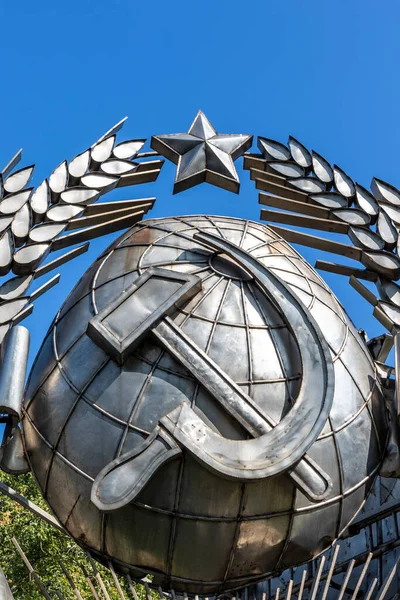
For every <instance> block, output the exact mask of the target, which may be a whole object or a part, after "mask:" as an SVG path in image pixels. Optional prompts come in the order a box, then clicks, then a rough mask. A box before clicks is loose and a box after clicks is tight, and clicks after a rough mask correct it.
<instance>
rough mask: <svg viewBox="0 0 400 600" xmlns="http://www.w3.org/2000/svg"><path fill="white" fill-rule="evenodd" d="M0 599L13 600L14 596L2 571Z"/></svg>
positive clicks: (0, 574) (0, 571) (0, 572)
mask: <svg viewBox="0 0 400 600" xmlns="http://www.w3.org/2000/svg"><path fill="white" fill-rule="evenodd" d="M0 598H1V600H14V596H13V595H12V592H11V590H10V586H9V585H8V582H7V579H6V578H5V575H4V573H3V571H2V570H1V569H0Z"/></svg>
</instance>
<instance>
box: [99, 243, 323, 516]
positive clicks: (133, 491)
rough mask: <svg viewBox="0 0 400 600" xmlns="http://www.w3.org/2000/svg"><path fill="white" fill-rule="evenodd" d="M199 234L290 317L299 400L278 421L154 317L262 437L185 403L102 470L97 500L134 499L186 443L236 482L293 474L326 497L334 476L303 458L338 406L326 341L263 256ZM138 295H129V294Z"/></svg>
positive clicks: (108, 504)
mask: <svg viewBox="0 0 400 600" xmlns="http://www.w3.org/2000/svg"><path fill="white" fill-rule="evenodd" d="M195 239H198V240H200V241H202V242H203V243H205V244H206V245H207V246H211V247H212V248H213V249H216V250H218V251H220V252H224V253H225V254H226V255H228V256H229V257H231V258H232V259H233V260H235V261H236V262H237V263H239V264H240V265H241V266H242V268H244V269H245V270H246V271H247V272H248V273H250V274H251V275H252V277H253V279H254V282H255V283H256V285H257V286H258V287H259V289H260V290H261V291H262V292H263V293H264V294H265V295H267V297H268V298H269V299H270V300H271V302H272V303H273V304H274V305H275V306H276V308H277V310H278V311H279V312H280V313H281V314H283V316H284V318H285V320H286V321H287V324H288V326H289V327H290V328H291V330H292V333H293V335H294V336H295V338H297V341H298V346H299V351H300V355H301V361H302V367H303V378H302V385H301V389H300V392H299V395H298V397H297V399H296V403H295V405H294V407H293V408H292V409H291V410H290V412H289V413H288V414H287V415H286V416H285V417H284V419H283V420H282V421H281V422H280V423H279V424H278V425H275V424H274V423H273V422H272V421H271V419H268V417H267V416H266V415H265V414H264V413H263V411H262V410H261V409H260V408H259V407H257V405H256V404H255V403H254V402H253V401H252V399H251V398H250V397H248V396H247V395H246V394H244V393H243V392H242V390H240V388H239V387H238V386H236V384H234V382H232V381H231V380H230V379H229V378H228V377H227V376H226V375H225V374H224V373H223V372H222V371H221V370H220V369H219V367H218V366H217V365H215V363H214V362H213V361H211V359H210V358H209V357H208V356H207V355H206V354H205V353H203V352H202V351H201V350H200V349H199V348H198V347H197V346H196V345H195V344H194V343H193V342H192V341H191V340H190V338H187V336H185V334H184V333H183V332H182V331H181V330H180V329H179V328H178V327H176V326H175V325H174V323H173V322H172V321H171V320H170V319H168V317H165V318H164V319H162V320H160V319H159V321H160V322H159V323H158V324H156V323H155V322H154V321H153V322H152V323H151V325H149V328H151V330H152V332H153V334H154V335H155V336H156V338H157V339H158V341H160V342H161V344H162V345H163V346H164V347H165V348H166V349H167V350H168V351H169V352H171V354H172V355H173V356H175V358H177V359H178V360H179V361H180V362H181V363H182V364H183V365H184V366H186V367H187V368H188V369H189V371H190V372H192V374H194V375H195V377H196V378H197V379H198V380H199V381H200V383H202V384H203V385H205V387H206V388H207V389H208V391H210V392H211V394H212V395H213V396H214V397H215V398H216V399H217V400H218V401H219V402H221V403H222V404H223V406H224V407H225V408H226V410H227V411H228V412H229V413H230V414H232V415H233V416H234V417H235V418H237V420H239V421H240V422H241V424H242V425H243V424H244V426H245V428H246V429H247V431H248V432H249V433H250V434H251V435H252V436H253V437H255V439H250V440H229V439H226V438H224V437H222V436H221V435H220V434H219V433H217V432H215V431H214V430H213V429H212V428H211V427H209V426H208V425H207V424H206V423H205V421H204V420H203V419H202V418H201V416H199V414H197V413H196V412H195V410H193V409H192V408H191V407H190V406H189V404H188V403H187V402H182V403H181V404H180V405H179V406H178V407H176V408H175V409H174V410H172V411H171V412H170V413H168V414H167V415H165V416H164V417H163V418H162V419H161V420H160V422H159V425H158V426H157V428H156V429H155V430H154V432H153V434H152V435H151V436H150V437H149V438H148V439H147V440H145V441H144V442H143V444H142V445H141V446H140V447H138V448H135V449H134V450H132V451H131V452H128V453H126V454H125V455H122V456H120V457H119V458H117V459H115V460H114V461H112V462H111V463H110V464H108V465H107V466H106V467H105V468H104V469H103V470H102V471H101V472H100V473H99V474H98V476H97V477H96V480H95V482H94V484H93V488H92V501H93V502H94V503H95V504H96V506H98V508H100V509H101V510H113V509H115V508H118V507H119V506H123V505H124V504H126V503H127V502H129V501H131V500H132V499H134V498H135V497H136V496H137V495H138V493H139V492H140V491H141V489H143V487H144V486H145V485H146V483H147V482H148V480H149V478H150V477H151V476H152V474H153V473H154V472H155V471H156V470H157V469H158V468H159V467H160V466H161V464H163V463H164V462H166V461H167V460H170V459H171V458H173V457H174V456H176V455H177V454H179V453H180V448H179V446H184V447H185V448H186V449H187V450H189V451H190V452H191V453H192V454H193V456H194V457H195V458H196V460H199V461H200V462H202V463H203V464H204V465H205V466H206V467H207V468H208V469H211V470H213V471H216V472H217V473H219V474H220V475H223V476H225V477H228V478H231V479H238V480H240V481H246V480H255V479H260V478H265V477H270V476H272V475H276V474H278V473H281V472H283V471H288V472H289V474H290V476H291V477H292V478H293V479H294V481H295V483H296V484H298V486H299V487H300V488H301V489H302V491H304V492H305V493H306V495H307V496H308V497H309V498H310V499H312V500H314V501H317V500H321V499H323V498H324V497H325V496H326V494H327V493H328V492H329V489H330V485H331V482H330V479H329V477H328V476H327V475H326V474H325V473H324V472H323V471H322V470H321V469H320V468H319V467H318V465H316V464H315V463H314V461H312V460H311V459H310V458H309V457H307V456H304V455H305V453H306V452H307V450H308V448H309V447H310V446H311V444H312V443H313V442H314V441H315V439H316V438H317V437H318V435H319V433H320V432H321V431H322V429H323V427H324V425H325V422H326V419H327V417H328V415H329V411H330V408H331V405H332V399H333V391H334V383H333V378H334V374H333V365H332V360H331V356H330V352H329V349H328V346H327V343H326V341H325V340H324V338H323V336H322V334H321V332H320V330H319V328H318V326H317V324H316V323H315V321H314V319H313V318H312V317H311V315H310V314H309V313H308V312H307V311H306V310H305V308H304V307H303V305H302V304H301V302H299V301H298V300H297V299H296V297H295V296H294V295H293V293H292V292H291V291H290V289H289V288H288V287H287V286H286V285H285V284H284V283H282V282H281V281H280V280H279V279H278V278H277V277H276V276H275V275H273V274H272V273H271V272H270V271H268V270H267V269H266V268H265V267H264V266H263V265H262V264H261V263H260V262H259V261H258V260H257V259H254V258H253V257H251V256H249V255H248V254H247V253H246V252H244V251H243V250H241V249H240V248H238V247H237V246H235V245H234V244H231V243H230V242H228V241H227V240H224V239H222V238H220V237H217V236H214V235H211V234H208V233H201V234H198V235H196V236H195ZM149 272H150V269H149V270H148V271H147V272H146V275H144V276H142V277H143V278H144V277H147V278H149V276H150V273H149ZM152 272H153V274H154V273H156V272H157V273H158V274H159V276H160V275H161V273H162V272H164V273H167V272H166V271H164V270H162V269H152ZM169 275H170V276H172V273H171V272H169ZM187 277H188V276H187ZM192 277H193V276H192ZM132 293H133V292H129V291H128V290H127V292H126V294H127V295H128V296H129V294H132ZM288 296H289V301H288ZM112 311H115V306H114V307H113V308H112ZM109 314H111V309H109V311H108V313H107V315H106V314H105V315H104V316H102V315H101V314H99V315H98V316H97V317H95V318H94V319H93V320H92V321H91V324H92V325H91V326H92V327H98V323H99V321H101V320H103V322H105V320H106V319H108V318H109ZM163 316H164V315H163ZM95 322H97V325H96V323H95ZM101 327H103V325H101ZM142 329H143V328H142ZM88 333H89V335H91V337H92V338H93V339H95V341H96V342H97V343H99V337H98V330H97V334H96V335H95V336H93V335H92V334H91V333H90V328H88ZM303 457H304V458H303ZM301 459H302V460H301Z"/></svg>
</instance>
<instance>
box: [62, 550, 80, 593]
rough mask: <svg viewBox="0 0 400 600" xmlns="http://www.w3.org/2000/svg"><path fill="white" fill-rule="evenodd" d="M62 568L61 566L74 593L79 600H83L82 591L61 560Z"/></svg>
mask: <svg viewBox="0 0 400 600" xmlns="http://www.w3.org/2000/svg"><path fill="white" fill-rule="evenodd" d="M60 566H61V568H62V570H63V573H64V575H65V578H66V580H67V581H68V583H69V585H70V586H71V589H72V591H73V592H74V594H75V596H76V597H77V598H78V600H83V598H82V596H81V593H80V591H79V590H78V588H77V587H76V584H75V582H74V580H73V579H72V577H71V575H70V574H69V572H68V570H67V567H66V566H65V565H64V563H63V561H62V560H60Z"/></svg>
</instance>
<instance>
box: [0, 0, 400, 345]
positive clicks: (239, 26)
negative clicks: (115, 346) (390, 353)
mask: <svg viewBox="0 0 400 600" xmlns="http://www.w3.org/2000/svg"><path fill="white" fill-rule="evenodd" d="M1 13H2V14H1V21H2V35H1V38H0V47H1V56H2V91H1V96H0V98H1V100H0V102H1V109H2V143H1V148H0V165H1V164H2V163H4V164H5V163H6V162H7V161H8V159H9V158H10V156H11V155H12V154H13V153H14V152H15V151H16V150H17V149H18V148H19V147H20V146H23V148H24V163H25V164H30V163H32V162H35V163H36V165H37V167H36V171H35V179H34V183H36V184H37V183H39V182H40V181H41V180H42V179H43V178H44V177H46V176H48V175H49V174H50V173H51V171H52V169H53V168H54V167H55V166H57V165H58V164H59V163H60V162H61V161H62V160H63V159H64V158H66V159H71V158H72V157H73V156H74V155H75V154H77V153H79V152H80V151H83V150H84V149H86V147H87V146H89V145H91V144H92V143H93V142H94V141H95V140H96V139H97V138H98V137H100V136H101V135H102V134H103V133H104V131H105V130H107V129H108V128H109V127H110V126H111V125H113V124H114V123H115V122H117V121H118V120H119V119H121V118H122V117H124V116H125V115H128V116H129V120H128V122H127V124H126V125H125V127H124V130H123V132H122V133H123V136H124V138H125V139H129V138H132V137H147V138H148V139H150V137H151V135H152V134H161V133H174V132H181V131H187V128H188V127H189V125H190V123H191V122H192V120H193V118H194V116H195V114H196V112H197V110H198V109H199V108H201V109H202V110H203V111H204V112H205V113H206V115H207V116H208V117H209V119H210V121H211V122H212V123H213V125H214V126H215V127H216V129H217V130H218V131H220V132H222V133H252V134H254V135H255V136H256V135H263V136H266V137H271V138H274V139H277V140H280V141H283V142H286V140H287V137H288V135H289V134H291V135H293V136H295V137H297V138H298V139H300V140H301V141H302V142H303V143H304V144H306V145H307V146H308V147H309V148H310V149H311V148H313V149H315V150H316V151H318V152H319V153H321V154H322V155H323V156H325V157H326V158H327V159H328V160H330V161H331V162H332V163H337V164H338V165H339V166H341V167H342V168H343V169H344V170H346V171H347V172H348V173H349V175H350V176H352V177H353V178H354V179H355V180H357V181H358V182H359V183H361V184H363V185H366V186H368V185H369V183H370V180H371V177H372V176H373V175H376V176H378V177H380V178H383V179H385V180H387V181H389V182H391V183H393V184H394V185H396V186H399V187H400V168H399V150H398V149H399V145H400V111H399V95H400V82H399V59H400V52H399V17H400V6H399V4H398V2H397V1H395V0H381V1H380V2H377V1H372V0H351V1H349V0H335V2H324V1H323V0H322V1H321V0H309V1H305V0H287V1H286V2H284V1H282V0H253V1H252V2H242V1H240V2H239V1H238V0H203V1H202V2H196V1H193V0H192V1H190V0H185V1H183V0H171V1H170V2H166V1H165V0H164V1H161V0H153V1H150V2H134V1H132V0H113V1H111V2H110V1H105V0H98V1H97V2H93V1H90V2H89V1H88V0H69V1H68V2H54V1H52V2H50V1H49V0H41V1H40V2H28V1H27V0H22V2H3V4H2V10H1ZM239 162H241V161H238V163H237V164H238V167H239ZM174 169H175V167H174V166H173V165H170V164H168V165H166V167H165V168H164V170H163V172H162V174H161V176H160V178H159V181H158V182H157V183H155V184H151V185H148V186H146V187H144V186H142V187H138V188H132V189H131V190H129V189H125V190H122V191H119V192H114V196H111V197H114V198H120V199H123V198H136V197H140V196H153V195H155V196H157V198H158V200H157V204H156V208H155V210H154V211H153V213H152V214H153V215H154V216H162V215H164V216H167V215H175V214H190V213H211V214H225V215H232V216H240V217H244V218H251V219H258V216H259V207H258V204H257V194H256V192H255V189H254V186H253V184H250V183H249V182H248V174H247V173H243V172H242V171H241V169H239V173H240V176H241V181H242V190H241V193H240V195H239V196H235V195H234V194H230V193H228V192H224V191H223V190H219V189H217V188H214V187H211V186H206V185H202V186H198V187H196V188H194V189H192V190H189V191H187V192H184V193H181V194H179V195H177V196H172V185H173V177H174ZM110 241H111V240H110V239H107V240H100V241H96V242H94V243H92V247H91V251H90V252H89V254H87V255H86V256H84V257H82V258H81V259H78V260H77V261H75V262H74V263H71V264H70V265H68V266H65V267H63V268H62V269H61V273H62V280H61V283H60V284H59V285H58V286H57V287H56V288H55V289H54V290H53V291H52V292H50V293H48V294H47V295H46V296H44V297H43V298H41V299H40V300H39V301H38V302H37V303H36V307H35V311H34V314H33V316H32V317H30V318H29V320H27V321H26V324H27V325H28V326H29V328H30V330H31V334H32V357H33V355H34V354H35V352H36V351H37V349H38V347H39V345H40V342H41V340H42V338H43V336H44V334H45V332H46V330H47V328H48V326H49V324H50V322H51V320H52V318H53V316H54V314H55V312H56V310H57V309H58V307H59V306H60V305H61V303H62V301H63V300H64V298H65V297H66V296H67V294H68V292H69V291H70V289H71V288H72V287H73V285H74V284H75V283H76V282H77V280H78V278H79V276H80V275H81V274H82V273H83V272H84V270H86V268H87V267H88V266H89V264H90V263H91V262H92V260H93V259H94V258H95V257H96V256H97V255H98V254H99V253H100V251H101V250H102V249H103V248H104V247H105V246H106V245H108V243H110ZM344 241H345V240H344ZM303 254H304V255H305V256H306V257H308V258H309V259H310V261H311V262H314V260H315V253H312V252H311V251H309V250H304V251H303ZM330 259H331V260H332V257H331V258H330ZM333 259H334V258H333ZM326 279H327V281H328V282H329V283H330V284H331V285H332V287H333V288H334V290H335V292H336V293H337V295H338V296H339V298H340V300H341V301H342V302H343V304H344V305H345V307H346V308H347V309H348V312H349V314H350V315H351V317H352V318H353V320H354V321H355V323H356V325H357V326H358V327H364V328H366V329H367V331H368V333H369V335H371V336H372V335H376V334H378V333H379V332H380V331H381V327H380V326H379V325H378V324H376V323H375V320H374V319H373V318H372V317H371V316H370V315H371V308H370V307H369V306H368V305H366V304H365V302H364V301H363V300H361V299H359V297H358V296H357V295H356V294H355V293H352V292H351V291H350V289H349V286H348V284H347V280H344V279H340V278H339V277H329V276H327V277H326Z"/></svg>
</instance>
